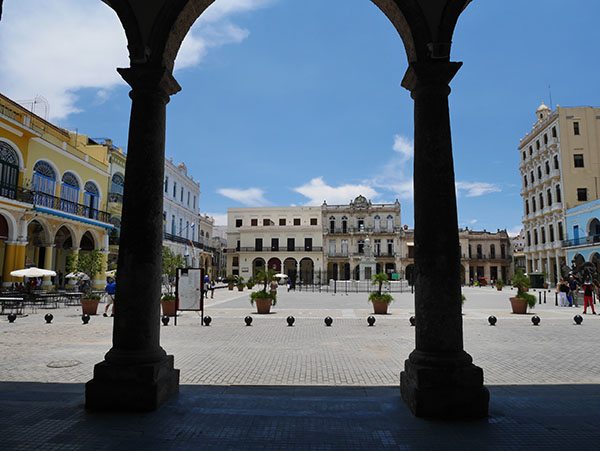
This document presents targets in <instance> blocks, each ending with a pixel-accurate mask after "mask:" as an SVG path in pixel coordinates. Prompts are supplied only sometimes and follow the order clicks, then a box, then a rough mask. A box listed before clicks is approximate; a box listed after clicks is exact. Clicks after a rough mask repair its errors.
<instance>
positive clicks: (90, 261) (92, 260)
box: [71, 250, 102, 315]
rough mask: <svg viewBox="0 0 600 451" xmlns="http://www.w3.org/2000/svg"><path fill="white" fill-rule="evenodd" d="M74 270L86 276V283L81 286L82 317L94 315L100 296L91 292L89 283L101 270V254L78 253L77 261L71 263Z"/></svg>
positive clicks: (90, 252) (96, 251)
mask: <svg viewBox="0 0 600 451" xmlns="http://www.w3.org/2000/svg"><path fill="white" fill-rule="evenodd" d="M71 264H72V265H74V266H75V270H76V271H78V272H81V273H83V274H85V275H86V277H87V281H86V282H87V283H84V284H82V292H83V296H82V297H81V310H82V314H84V315H96V314H97V313H98V304H99V303H100V298H101V296H100V294H98V293H94V292H93V291H92V284H91V281H92V280H93V278H94V276H95V275H96V274H98V273H99V272H100V271H101V270H102V254H101V253H100V251H98V250H92V251H89V252H88V251H86V252H80V253H79V255H78V257H77V259H74V260H73V261H72V263H71Z"/></svg>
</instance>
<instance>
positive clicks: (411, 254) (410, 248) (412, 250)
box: [408, 246, 415, 258]
mask: <svg viewBox="0 0 600 451" xmlns="http://www.w3.org/2000/svg"><path fill="white" fill-rule="evenodd" d="M408 258H415V247H414V246H408Z"/></svg>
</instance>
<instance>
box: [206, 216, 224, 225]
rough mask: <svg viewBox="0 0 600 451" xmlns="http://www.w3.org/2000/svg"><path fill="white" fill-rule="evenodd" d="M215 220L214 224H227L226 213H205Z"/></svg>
mask: <svg viewBox="0 0 600 451" xmlns="http://www.w3.org/2000/svg"><path fill="white" fill-rule="evenodd" d="M205 214H207V215H208V216H210V217H211V218H213V219H214V220H215V225H217V226H226V225H227V213H205Z"/></svg>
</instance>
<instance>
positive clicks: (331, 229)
mask: <svg viewBox="0 0 600 451" xmlns="http://www.w3.org/2000/svg"><path fill="white" fill-rule="evenodd" d="M329 233H335V218H334V217H333V216H331V217H330V218H329Z"/></svg>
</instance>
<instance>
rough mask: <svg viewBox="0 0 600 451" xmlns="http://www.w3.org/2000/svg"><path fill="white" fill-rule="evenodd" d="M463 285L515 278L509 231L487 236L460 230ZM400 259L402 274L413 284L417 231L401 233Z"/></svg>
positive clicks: (492, 233) (486, 234)
mask: <svg viewBox="0 0 600 451" xmlns="http://www.w3.org/2000/svg"><path fill="white" fill-rule="evenodd" d="M458 237H459V242H460V261H461V283H462V284H468V283H469V282H470V281H471V280H472V281H476V280H480V279H481V278H485V279H486V281H487V282H488V283H490V282H491V281H492V280H498V279H502V280H503V281H504V282H506V281H507V280H509V279H510V278H511V277H512V273H513V270H512V252H511V247H510V238H509V236H508V233H507V232H506V230H498V231H496V232H488V231H487V230H483V231H478V230H470V229H468V228H465V229H459V232H458ZM401 243H402V247H401V250H400V256H401V260H402V264H403V273H404V277H405V278H406V280H408V281H409V283H410V284H412V283H413V278H414V271H415V269H414V268H415V267H414V263H415V261H414V245H415V244H414V230H404V231H403V232H402V240H401Z"/></svg>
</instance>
